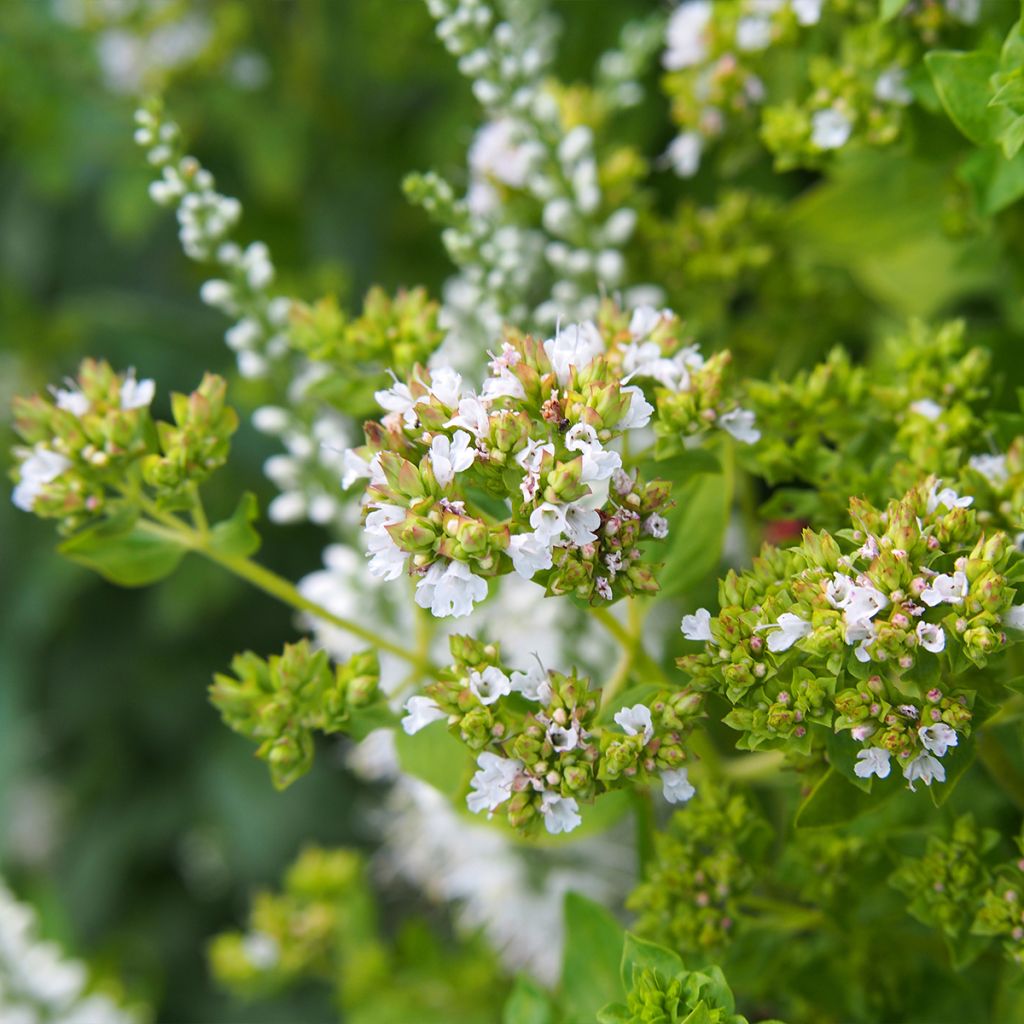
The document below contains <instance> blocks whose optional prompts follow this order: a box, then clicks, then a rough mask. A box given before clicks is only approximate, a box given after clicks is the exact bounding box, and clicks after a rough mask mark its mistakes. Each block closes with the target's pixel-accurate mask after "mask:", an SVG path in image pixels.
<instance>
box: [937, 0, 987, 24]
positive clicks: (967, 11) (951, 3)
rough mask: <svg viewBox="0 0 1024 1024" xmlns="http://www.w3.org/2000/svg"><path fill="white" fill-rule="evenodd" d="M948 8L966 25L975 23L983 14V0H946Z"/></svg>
mask: <svg viewBox="0 0 1024 1024" xmlns="http://www.w3.org/2000/svg"><path fill="white" fill-rule="evenodd" d="M946 10H947V11H949V13H950V14H951V15H953V17H954V18H956V19H957V20H958V21H962V22H963V23H964V24H965V25H973V24H974V23H975V22H976V21H977V20H978V18H979V17H980V15H981V0H946Z"/></svg>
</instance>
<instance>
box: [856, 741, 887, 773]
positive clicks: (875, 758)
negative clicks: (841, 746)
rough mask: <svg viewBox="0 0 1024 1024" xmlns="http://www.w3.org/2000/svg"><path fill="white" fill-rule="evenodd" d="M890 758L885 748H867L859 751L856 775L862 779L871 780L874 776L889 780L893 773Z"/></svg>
mask: <svg viewBox="0 0 1024 1024" xmlns="http://www.w3.org/2000/svg"><path fill="white" fill-rule="evenodd" d="M889 756H890V755H889V751H888V750H886V749H885V747H867V748H865V749H864V750H859V751H857V763H856V764H855V765H854V766H853V773H854V775H856V776H858V777H859V778H861V779H870V778H871V776H872V775H877V776H878V777H879V778H880V779H887V778H888V777H889V772H890V771H891V768H890V765H889Z"/></svg>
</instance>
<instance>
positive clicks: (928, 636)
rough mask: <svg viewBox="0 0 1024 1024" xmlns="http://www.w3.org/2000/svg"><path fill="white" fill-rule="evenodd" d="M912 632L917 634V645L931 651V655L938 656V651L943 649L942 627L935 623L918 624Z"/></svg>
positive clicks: (944, 641)
mask: <svg viewBox="0 0 1024 1024" xmlns="http://www.w3.org/2000/svg"><path fill="white" fill-rule="evenodd" d="M914 632H915V633H917V640H918V643H919V644H920V645H921V646H922V647H923V648H924V649H925V650H926V651H931V653H932V654H938V653H939V651H941V650H944V649H945V646H946V634H945V633H944V632H943V631H942V627H941V626H939V625H937V624H936V623H934V622H919V623H918V624H917V629H916V630H915V631H914Z"/></svg>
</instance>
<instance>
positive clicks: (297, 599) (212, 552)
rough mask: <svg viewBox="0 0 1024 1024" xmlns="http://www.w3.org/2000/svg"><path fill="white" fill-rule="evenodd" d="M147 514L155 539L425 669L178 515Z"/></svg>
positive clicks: (410, 654)
mask: <svg viewBox="0 0 1024 1024" xmlns="http://www.w3.org/2000/svg"><path fill="white" fill-rule="evenodd" d="M146 511H147V512H148V513H149V514H150V515H151V516H153V517H154V519H156V520H158V521H157V522H153V521H151V520H146V519H143V520H141V521H140V522H139V524H138V525H139V527H140V528H141V529H144V530H146V531H147V532H148V533H151V534H153V535H154V536H158V537H163V538H164V539H166V540H171V541H173V542H174V543H175V544H180V545H181V546H182V547H184V548H188V549H189V550H190V551H194V552H195V553H196V554H198V555H202V556H203V557H204V558H208V559H210V561H211V562H215V563H216V564H217V565H220V566H222V567H223V568H225V569H227V570H228V571H229V572H232V573H234V574H235V575H236V576H238V577H239V578H241V579H243V580H245V581H246V582H247V583H251V584H252V585H253V586H254V587H256V588H258V589H259V590H262V591H263V592H264V593H266V594H270V596H271V597H276V598H277V599H278V600H279V601H282V602H283V603H284V604H287V605H290V606H291V607H292V608H295V609H296V610H298V611H303V612H308V613H309V614H310V615H313V616H315V617H316V618H318V619H323V620H324V622H328V623H330V624H331V625H332V626H336V627H337V628H338V629H343V630H345V631H346V632H347V633H351V634H352V635H353V636H357V637H359V638H360V639H361V640H365V641H366V642H367V643H369V644H373V645H374V646H375V647H377V648H379V649H380V650H382V651H388V652H390V653H391V654H393V655H395V657H398V658H401V659H402V660H403V661H407V662H409V663H410V664H411V665H414V666H416V668H417V669H422V668H423V667H425V666H424V665H423V659H422V658H421V656H420V655H419V653H418V652H414V651H410V650H407V649H406V648H404V647H400V646H399V645H398V644H396V643H392V642H391V641H390V640H388V639H387V638H386V637H382V636H380V635H379V634H377V633H374V632H373V630H371V629H367V628H366V627H365V626H360V625H359V623H358V622H352V621H351V620H350V619H345V618H342V616H340V615H335V614H334V613H333V612H330V611H328V610H327V609H326V608H324V607H323V606H322V605H319V604H317V603H316V602H315V601H310V600H309V598H307V597H304V596H303V595H302V594H301V593H300V592H299V590H298V588H297V587H295V585H294V584H292V583H291V582H290V581H289V580H286V579H285V578H284V577H283V576H279V575H278V574H277V573H276V572H273V571H272V570H270V569H268V568H266V566H263V565H260V564H259V563H258V562H254V561H252V559H249V558H245V557H243V556H241V555H225V554H222V553H221V552H219V551H217V550H216V549H215V548H212V547H210V545H209V541H208V534H205V533H200V532H199V531H198V530H194V529H192V528H191V527H190V526H188V525H187V524H186V523H184V522H182V520H180V519H178V518H177V516H173V515H170V514H168V513H166V512H163V511H162V510H160V509H157V508H155V507H147V509H146Z"/></svg>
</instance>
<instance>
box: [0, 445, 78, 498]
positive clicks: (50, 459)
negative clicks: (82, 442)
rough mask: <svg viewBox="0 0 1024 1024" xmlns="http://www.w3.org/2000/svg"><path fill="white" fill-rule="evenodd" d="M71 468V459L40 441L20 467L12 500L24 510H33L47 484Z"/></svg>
mask: <svg viewBox="0 0 1024 1024" xmlns="http://www.w3.org/2000/svg"><path fill="white" fill-rule="evenodd" d="M70 468H71V460H70V459H67V458H65V457H64V456H63V455H61V454H60V453H59V452H54V451H51V450H50V449H49V448H47V447H46V446H45V445H44V444H42V443H39V444H37V445H36V446H35V447H34V448H33V449H32V452H31V454H30V455H29V456H28V458H27V459H25V460H24V462H22V464H21V465H20V466H19V467H18V475H19V480H18V484H17V486H16V487H15V488H14V493H13V494H12V495H11V501H13V502H14V504H15V505H17V507H18V508H20V509H21V510H22V511H23V512H31V511H32V508H33V506H34V505H35V503H36V500H37V499H38V498H39V495H40V494H41V493H42V490H43V488H44V487H45V486H46V484H49V483H52V482H53V481H54V480H56V479H57V477H59V476H60V475H61V474H62V473H64V472H65V471H66V470H68V469H70Z"/></svg>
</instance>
